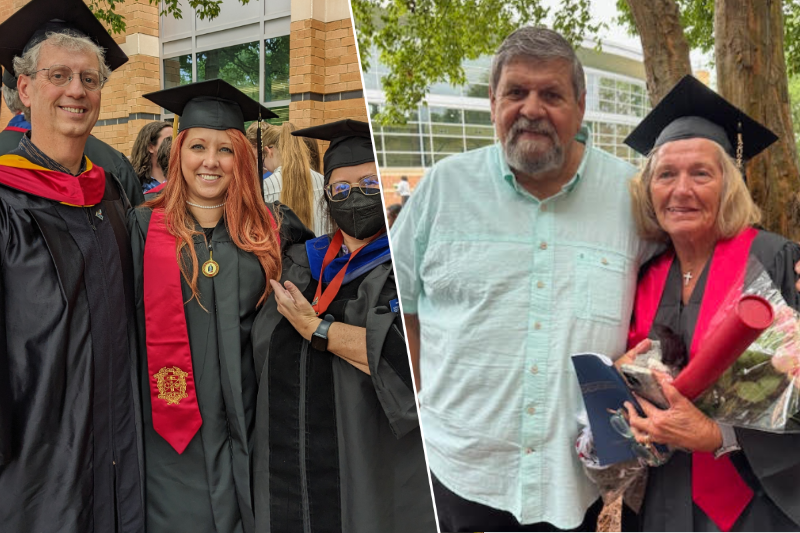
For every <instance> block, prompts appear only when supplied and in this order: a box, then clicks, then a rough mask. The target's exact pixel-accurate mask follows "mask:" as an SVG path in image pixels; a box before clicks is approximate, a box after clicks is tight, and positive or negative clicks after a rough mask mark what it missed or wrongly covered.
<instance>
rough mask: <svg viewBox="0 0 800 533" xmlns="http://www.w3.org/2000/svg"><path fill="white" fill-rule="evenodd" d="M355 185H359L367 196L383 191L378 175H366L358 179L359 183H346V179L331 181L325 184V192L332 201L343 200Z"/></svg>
mask: <svg viewBox="0 0 800 533" xmlns="http://www.w3.org/2000/svg"><path fill="white" fill-rule="evenodd" d="M354 186H358V188H359V189H361V192H363V193H364V194H366V195H367V196H373V195H375V194H380V192H381V185H380V183H379V182H378V176H364V177H363V178H361V179H360V180H358V183H345V182H344V181H340V182H338V183H329V184H328V185H326V186H325V194H327V195H328V198H330V199H331V201H332V202H341V201H343V200H347V198H348V197H349V196H350V191H351V190H352V189H353V187H354Z"/></svg>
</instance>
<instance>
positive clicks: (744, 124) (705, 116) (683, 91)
mask: <svg viewBox="0 0 800 533" xmlns="http://www.w3.org/2000/svg"><path fill="white" fill-rule="evenodd" d="M739 133H741V134H742V159H743V160H744V161H747V160H749V159H751V158H752V157H754V156H756V155H758V154H759V153H760V152H761V151H762V150H764V149H765V148H767V147H768V146H769V145H771V144H772V143H774V142H775V141H777V140H778V137H777V136H776V135H775V134H774V133H772V132H771V131H770V130H769V129H767V128H766V127H764V126H762V125H761V124H759V123H758V122H756V121H755V120H753V119H752V118H750V117H749V116H747V115H746V114H745V113H744V112H743V111H742V110H740V109H738V108H737V107H735V106H734V105H733V104H731V103H730V102H728V101H727V100H725V99H724V98H723V97H721V96H720V95H718V94H717V93H715V92H714V91H713V90H711V89H710V88H709V87H707V86H706V85H705V84H703V83H702V82H701V81H700V80H698V79H697V78H695V77H694V76H691V75H687V76H684V77H683V79H682V80H681V81H679V82H678V83H677V85H675V87H673V88H672V90H671V91H670V92H669V93H668V94H667V95H666V96H665V97H664V98H663V99H662V100H661V102H659V103H658V105H657V106H656V107H654V108H653V110H652V111H650V113H649V114H648V115H647V116H646V117H645V118H644V119H643V120H642V122H640V123H639V125H638V126H637V127H636V129H634V130H633V131H632V132H631V134H630V135H628V138H627V139H625V144H627V145H628V146H630V147H631V148H633V149H634V150H636V151H637V152H639V153H640V154H643V155H648V154H649V153H650V151H651V150H652V149H653V148H656V147H658V146H661V145H662V144H665V143H668V142H670V141H678V140H682V139H694V138H698V137H699V138H703V139H710V140H712V141H715V142H716V143H718V144H719V145H720V146H722V147H723V148H724V149H725V151H726V152H728V154H730V155H731V157H736V146H737V135H738V134H739Z"/></svg>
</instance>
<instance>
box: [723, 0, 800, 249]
mask: <svg viewBox="0 0 800 533" xmlns="http://www.w3.org/2000/svg"><path fill="white" fill-rule="evenodd" d="M714 9H715V15H714V33H715V37H716V38H715V40H716V46H715V52H716V61H717V86H718V88H719V93H720V94H721V95H722V96H723V97H725V98H726V99H727V100H729V101H730V102H731V103H732V104H733V105H735V106H737V107H738V108H740V109H742V110H743V111H744V112H745V113H747V114H748V115H750V116H751V117H753V118H754V119H756V120H757V121H759V122H761V123H762V124H764V125H766V126H767V127H768V128H769V129H771V130H772V131H774V132H775V134H776V135H778V137H779V140H778V141H777V142H776V143H775V144H773V145H772V146H771V147H770V148H768V149H767V150H765V151H764V152H763V153H762V154H761V155H759V156H757V157H755V158H753V160H752V161H751V162H750V163H749V164H748V165H747V176H748V183H747V184H748V186H749V188H750V192H751V193H752V195H753V199H754V200H755V201H756V203H757V204H758V205H759V207H761V209H762V211H763V213H764V217H763V221H762V224H763V226H764V227H765V228H766V229H768V230H770V231H774V232H776V233H780V234H781V235H785V236H787V237H789V238H791V239H793V240H800V192H798V191H800V174H799V173H798V168H797V151H796V150H797V149H796V147H795V143H794V134H793V130H792V115H791V109H790V107H789V89H788V80H787V77H786V61H785V59H784V56H783V44H784V43H783V11H782V9H783V5H782V2H781V1H780V0H716V3H715V8H714ZM744 142H745V143H746V142H747V139H744Z"/></svg>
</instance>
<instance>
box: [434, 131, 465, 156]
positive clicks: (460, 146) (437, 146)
mask: <svg viewBox="0 0 800 533" xmlns="http://www.w3.org/2000/svg"><path fill="white" fill-rule="evenodd" d="M433 151H434V152H463V151H464V139H463V137H437V136H435V135H434V136H433Z"/></svg>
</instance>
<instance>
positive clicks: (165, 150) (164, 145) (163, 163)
mask: <svg viewBox="0 0 800 533" xmlns="http://www.w3.org/2000/svg"><path fill="white" fill-rule="evenodd" d="M171 151H172V137H167V138H166V139H164V140H163V141H161V144H160V145H159V147H158V152H157V153H156V162H157V163H158V166H159V168H160V169H161V172H162V174H164V176H165V177H166V176H167V174H168V173H169V157H170V152H171Z"/></svg>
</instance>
